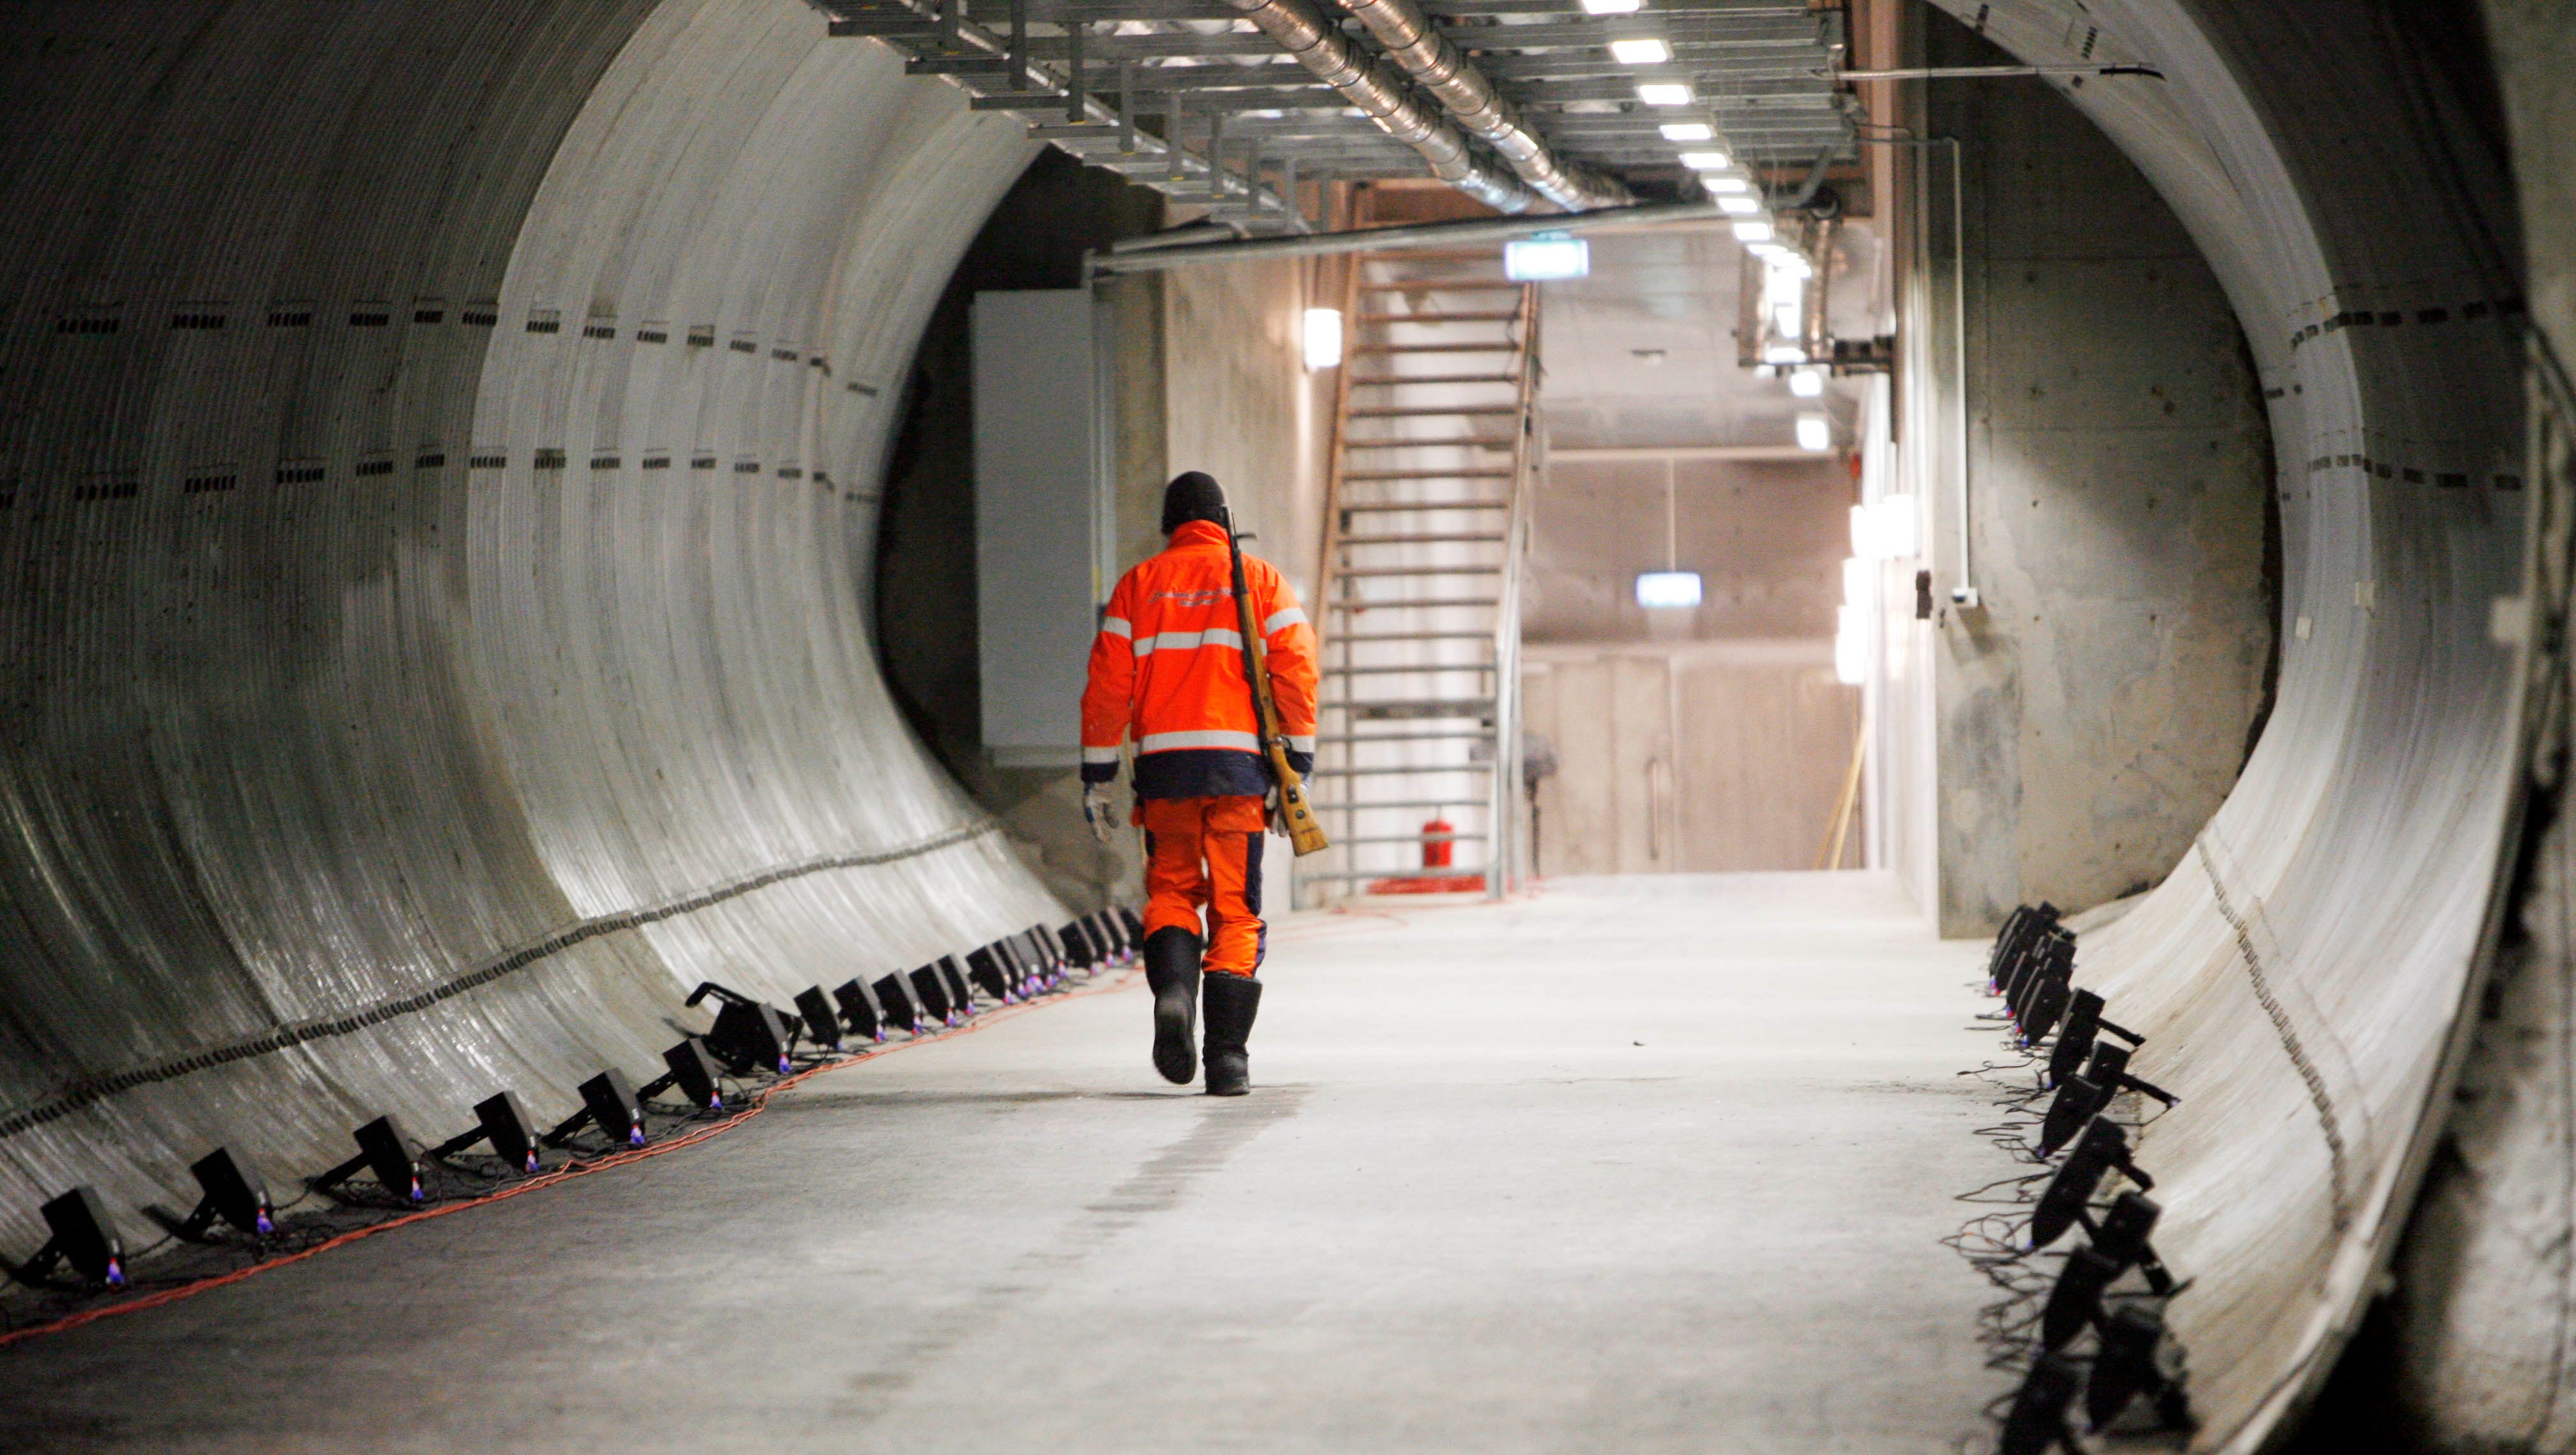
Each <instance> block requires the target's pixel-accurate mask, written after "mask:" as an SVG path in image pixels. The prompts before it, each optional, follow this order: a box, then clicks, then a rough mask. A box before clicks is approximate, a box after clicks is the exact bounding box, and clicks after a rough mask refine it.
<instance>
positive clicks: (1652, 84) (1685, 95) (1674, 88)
mask: <svg viewBox="0 0 2576 1455" xmlns="http://www.w3.org/2000/svg"><path fill="white" fill-rule="evenodd" d="M1637 99H1638V100H1640V101H1643V102H1645V103H1646V104H1647V105H1649V106H1688V105H1689V104H1690V103H1691V88H1690V87H1688V86H1685V85H1683V84H1682V83H1681V82H1679V81H1640V82H1638V83H1637ZM1702 130H1703V131H1706V128H1704V127H1703V128H1702ZM1674 139H1675V140H1677V141H1678V140H1682V138H1678V137H1676V138H1674ZM1688 139H1689V140H1691V141H1701V140H1705V137H1691V138H1688Z"/></svg>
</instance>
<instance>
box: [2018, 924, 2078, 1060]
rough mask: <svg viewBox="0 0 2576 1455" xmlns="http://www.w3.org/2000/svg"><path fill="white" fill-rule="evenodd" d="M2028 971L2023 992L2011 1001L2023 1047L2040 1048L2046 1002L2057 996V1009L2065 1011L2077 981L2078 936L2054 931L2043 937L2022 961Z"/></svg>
mask: <svg viewBox="0 0 2576 1455" xmlns="http://www.w3.org/2000/svg"><path fill="white" fill-rule="evenodd" d="M2022 963H2023V964H2024V965H2025V966H2026V967H2028V968H2027V969H2025V970H2024V971H2023V973H2022V977H2021V986H2020V989H2019V990H2018V991H2017V992H2015V994H2014V995H2013V997H2012V1000H2011V1010H2012V1018H2013V1025H2014V1026H2015V1027H2017V1028H2018V1029H2019V1031H2020V1033H2021V1043H2022V1044H2023V1045H2025V1046H2029V1045H2036V1044H2037V1043H2038V1042H2039V1040H2040V1038H2041V1036H2043V1035H2044V1034H2046V1033H2045V1032H2044V1031H2040V1030H2036V1029H2034V1027H2035V1026H2036V1025H2037V1024H2038V1023H2039V1011H2040V1009H2041V1006H2042V1002H2043V1001H2044V1000H2045V999H2047V998H2049V997H2051V996H2054V997H2055V998H2056V1006H2057V1008H2058V1009H2060V1010H2062V1009H2064V1008H2065V1005H2066V1000H2065V996H2066V995H2067V993H2068V987H2069V986H2070V985H2071V984H2072V983H2073V981H2074V979H2075V936H2074V935H2072V934H2070V933H2068V932H2067V931H2066V930H2064V929H2053V930H2050V931H2048V932H2047V933H2046V934H2043V935H2041V936H2040V937H2039V943H2037V944H2036V945H2033V946H2032V947H2031V951H2030V953H2029V954H2027V955H2024V956H2023V957H2022Z"/></svg>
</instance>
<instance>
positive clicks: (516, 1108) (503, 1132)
mask: <svg viewBox="0 0 2576 1455" xmlns="http://www.w3.org/2000/svg"><path fill="white" fill-rule="evenodd" d="M537 1140H538V1138H537V1119H536V1118H535V1117H532V1116H530V1115H528V1108H527V1106H526V1104H525V1103H523V1102H521V1101H520V1100H519V1093H517V1092H515V1091H503V1092H501V1093H499V1094H498V1095H495V1096H487V1097H485V1098H483V1099H482V1100H481V1101H478V1102H476V1103H474V1130H472V1131H470V1132H465V1133H462V1134H460V1135H458V1136H454V1137H450V1138H448V1139H447V1140H446V1141H444V1142H441V1143H439V1144H438V1145H437V1146H435V1147H432V1148H430V1149H429V1155H430V1156H431V1157H433V1158H436V1159H438V1160H440V1161H445V1160H446V1159H448V1158H450V1157H453V1156H455V1155H456V1154H457V1153H459V1152H462V1151H464V1150H465V1149H466V1148H468V1147H471V1146H473V1145H474V1144H475V1143H477V1142H484V1143H488V1144H489V1145H490V1146H491V1148H492V1155H493V1156H495V1157H498V1158H500V1159H501V1160H502V1161H504V1162H507V1163H509V1164H510V1165H511V1166H513V1167H516V1168H518V1169H519V1170H520V1171H521V1172H534V1171H536V1170H537Z"/></svg>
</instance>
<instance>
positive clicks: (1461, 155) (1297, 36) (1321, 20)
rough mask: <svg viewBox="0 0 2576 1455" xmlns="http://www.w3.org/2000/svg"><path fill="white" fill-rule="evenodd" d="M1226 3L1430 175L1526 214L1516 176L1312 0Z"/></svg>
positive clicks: (1501, 208) (1524, 193) (1530, 198)
mask: <svg viewBox="0 0 2576 1455" xmlns="http://www.w3.org/2000/svg"><path fill="white" fill-rule="evenodd" d="M1231 3H1232V4H1233V6H1234V8H1235V9H1236V10H1238V11H1240V12H1242V14H1243V17H1244V18H1245V19H1246V20H1249V21H1251V22H1252V23H1253V24H1254V25H1255V26H1258V27H1259V28H1260V30H1261V32H1262V34H1264V35H1267V36H1269V37H1270V38H1271V39H1272V40H1274V41H1276V42H1278V43H1279V48H1280V49H1282V50H1284V51H1286V52H1288V54H1290V55H1292V56H1294V57H1296V58H1297V61H1298V63H1299V64H1300V65H1303V66H1304V67H1305V68H1306V69H1307V70H1309V71H1312V72H1313V73H1314V74H1315V76H1316V78H1317V79H1319V80H1321V81H1322V82H1323V83H1324V84H1325V85H1328V86H1330V87H1332V88H1333V89H1334V90H1336V91H1339V92H1341V93H1342V95H1343V96H1344V97H1346V98H1348V99H1349V101H1350V103H1351V104H1352V105H1354V106H1356V107H1358V108H1359V109H1360V110H1362V111H1364V112H1366V113H1368V116H1369V119H1370V120H1372V121H1374V122H1376V123H1377V125H1378V129H1379V130H1381V131H1383V132H1385V133H1386V134H1387V135H1389V136H1391V137H1394V138H1395V139H1396V140H1398V141H1400V142H1403V143H1404V144H1405V145H1407V146H1409V147H1411V148H1413V149H1414V150H1415V151H1417V152H1420V153H1421V154H1422V159H1423V160H1424V161H1425V162H1428V163H1430V164H1431V173H1432V175H1433V176H1435V177H1438V178H1439V179H1440V180H1441V181H1443V182H1446V183H1448V184H1449V185H1450V186H1452V187H1455V188H1457V189H1458V190H1459V191H1461V192H1464V193H1466V194H1467V195H1468V196H1470V197H1473V198H1475V199H1476V200H1477V201H1479V202H1482V203H1484V204H1485V205H1486V206H1488V207H1491V208H1493V209H1495V210H1496V211H1498V212H1512V213H1519V212H1527V211H1528V210H1529V209H1530V208H1531V206H1532V205H1533V204H1535V203H1536V201H1537V200H1538V199H1537V197H1536V196H1534V195H1533V194H1532V193H1531V191H1530V189H1529V188H1528V187H1527V186H1525V185H1523V184H1522V182H1521V180H1520V178H1519V177H1517V176H1514V175H1512V174H1511V173H1510V172H1504V171H1499V170H1497V169H1496V168H1494V167H1493V166H1492V165H1491V164H1489V163H1488V162H1486V161H1485V160H1484V159H1483V158H1481V157H1479V156H1477V155H1476V154H1475V152H1474V151H1473V150H1472V149H1470V148H1469V147H1468V145H1467V137H1466V134H1465V133H1464V132H1462V131H1460V130H1459V129H1458V127H1457V126H1456V125H1455V124H1453V123H1452V122H1451V121H1450V120H1449V118H1448V117H1446V116H1444V115H1441V114H1440V113H1438V112H1435V111H1432V110H1431V109H1429V108H1428V107H1425V106H1424V105H1423V104H1422V103H1421V102H1420V101H1418V100H1416V99H1415V98H1414V96H1413V92H1412V88H1411V87H1409V86H1408V85H1407V84H1406V83H1405V80H1404V78H1403V76H1402V75H1400V74H1399V73H1397V72H1396V71H1394V70H1393V69H1391V68H1390V67H1388V66H1387V65H1386V63H1384V62H1382V61H1380V60H1378V59H1377V58H1376V57H1374V56H1372V55H1370V54H1368V53H1367V52H1366V51H1364V50H1361V49H1360V48H1359V47H1358V46H1356V45H1354V44H1352V43H1351V40H1350V38H1349V37H1347V36H1345V35H1343V34H1342V32H1341V28H1340V27H1339V26H1338V25H1336V24H1335V23H1334V22H1333V21H1331V20H1329V19H1327V18H1326V17H1325V16H1324V14H1323V13H1322V12H1321V11H1320V10H1318V9H1317V8H1316V7H1315V5H1314V4H1313V3H1312V0H1231Z"/></svg>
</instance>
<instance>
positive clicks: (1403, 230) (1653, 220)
mask: <svg viewBox="0 0 2576 1455" xmlns="http://www.w3.org/2000/svg"><path fill="white" fill-rule="evenodd" d="M1727 220H1729V219H1728V217H1727V214H1726V213H1724V212H1722V211H1720V210H1719V209H1718V206H1717V204H1716V203H1714V202H1656V203H1645V204H1641V205H1638V206H1634V207H1605V208H1602V209H1600V210H1598V211H1594V212H1578V213H1575V214H1573V215H1571V216H1544V217H1514V218H1501V217H1480V218H1475V219H1472V220H1469V221H1466V222H1417V223H1411V224H1408V225H1405V226H1401V227H1362V228H1351V229H1348V230H1346V231H1342V232H1316V233H1307V234H1304V235H1302V236H1297V237H1260V238H1251V239H1248V240H1246V241H1243V242H1199V241H1191V240H1186V239H1185V238H1184V232H1183V230H1181V229H1175V230H1173V231H1172V232H1169V233H1154V234H1149V235H1147V236H1145V237H1132V238H1121V239H1119V240H1118V241H1117V242H1114V243H1111V244H1110V245H1109V250H1108V251H1107V252H1094V253H1089V254H1086V255H1085V256H1084V257H1083V260H1082V266H1083V272H1084V276H1086V277H1090V278H1102V277H1109V276H1112V275H1115V274H1121V273H1154V272H1160V271H1162V270H1164V269H1166V268H1177V267H1183V266H1186V265H1188V264H1191V263H1223V262H1244V261H1246V260H1251V259H1260V258H1301V257H1312V256H1315V255H1318V254H1323V253H1357V252H1391V251H1395V250H1397V249H1404V248H1434V247H1452V246H1466V245H1474V244H1482V243H1497V242H1508V241H1510V240H1511V239H1513V238H1516V237H1528V236H1530V235H1531V234H1533V233H1541V232H1569V233H1589V232H1626V231H1631V230H1638V229H1644V228H1651V227H1687V226H1713V225H1715V224H1717V223H1720V222H1725V221H1727ZM1203 236H1206V234H1203V233H1190V234H1188V237H1189V238H1196V237H1203Z"/></svg>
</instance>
